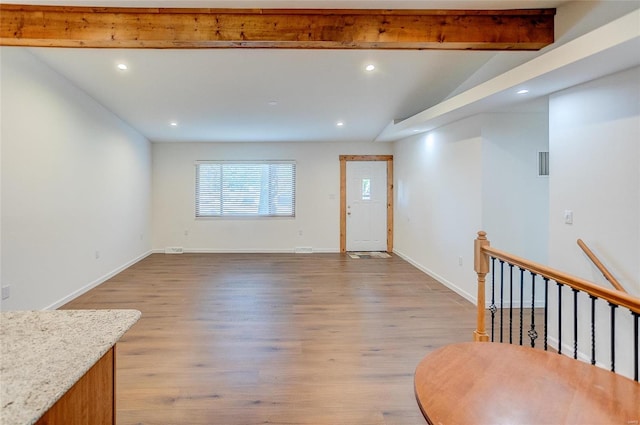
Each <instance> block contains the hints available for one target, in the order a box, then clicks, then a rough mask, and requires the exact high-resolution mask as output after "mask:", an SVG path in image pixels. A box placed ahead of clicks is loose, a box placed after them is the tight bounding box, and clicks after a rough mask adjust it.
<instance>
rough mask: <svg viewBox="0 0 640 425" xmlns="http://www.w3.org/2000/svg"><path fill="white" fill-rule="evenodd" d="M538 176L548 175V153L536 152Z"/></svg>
mask: <svg viewBox="0 0 640 425" xmlns="http://www.w3.org/2000/svg"><path fill="white" fill-rule="evenodd" d="M538 175H539V176H548V175H549V152H538Z"/></svg>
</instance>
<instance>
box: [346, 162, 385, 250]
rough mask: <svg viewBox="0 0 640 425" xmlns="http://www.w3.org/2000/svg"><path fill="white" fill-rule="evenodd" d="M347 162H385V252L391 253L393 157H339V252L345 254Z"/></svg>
mask: <svg viewBox="0 0 640 425" xmlns="http://www.w3.org/2000/svg"><path fill="white" fill-rule="evenodd" d="M347 161H386V162H387V252H392V251H393V155H340V252H347Z"/></svg>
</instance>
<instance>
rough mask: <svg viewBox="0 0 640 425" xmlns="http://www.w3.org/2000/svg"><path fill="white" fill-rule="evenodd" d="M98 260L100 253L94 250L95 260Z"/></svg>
mask: <svg viewBox="0 0 640 425" xmlns="http://www.w3.org/2000/svg"><path fill="white" fill-rule="evenodd" d="M99 258H100V251H97V250H96V260H97V259H99Z"/></svg>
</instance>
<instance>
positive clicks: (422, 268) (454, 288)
mask: <svg viewBox="0 0 640 425" xmlns="http://www.w3.org/2000/svg"><path fill="white" fill-rule="evenodd" d="M393 253H394V254H396V255H397V256H398V257H400V258H402V259H403V260H404V261H406V262H407V263H409V264H411V265H412V266H414V267H415V268H417V269H418V270H420V271H422V272H424V273H426V274H428V275H429V276H431V277H432V278H434V279H435V280H437V281H438V282H440V283H442V284H443V285H444V286H446V287H447V288H449V289H451V290H452V291H453V292H455V293H456V294H458V295H460V296H461V297H463V298H465V299H466V300H467V301H469V302H471V303H472V304H473V305H477V302H478V299H477V297H475V296H474V295H471V294H470V293H468V292H467V291H465V290H463V289H461V288H460V287H459V286H457V285H455V284H454V283H452V282H450V281H448V280H447V279H445V278H444V277H442V276H440V275H438V274H437V273H435V272H434V271H433V270H431V269H429V268H427V267H425V266H423V265H422V264H420V263H418V262H417V261H414V260H413V259H412V258H411V257H409V256H408V255H405V254H404V253H402V252H400V251H397V250H395V249H394V250H393Z"/></svg>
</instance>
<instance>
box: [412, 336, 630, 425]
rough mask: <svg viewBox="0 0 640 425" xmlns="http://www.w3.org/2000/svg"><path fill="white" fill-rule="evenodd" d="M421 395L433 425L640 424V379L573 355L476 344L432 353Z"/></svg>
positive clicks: (419, 372)
mask: <svg viewBox="0 0 640 425" xmlns="http://www.w3.org/2000/svg"><path fill="white" fill-rule="evenodd" d="M415 393H416V399H417V400H418V404H419V405H420V409H421V410H422V413H423V415H424V417H425V418H426V419H427V422H429V423H430V424H432V425H462V424H478V425H483V424H487V425H488V424H492V425H493V424H518V425H526V424H531V425H541V424H554V425H555V424H594V425H600V424H602V425H609V424H623V425H630V424H640V384H639V383H638V382H635V381H633V380H631V379H628V378H626V377H624V376H621V375H617V374H615V373H612V372H610V371H608V370H604V369H601V368H598V367H596V366H592V365H590V364H588V363H584V362H581V361H578V360H574V359H572V358H569V357H566V356H563V355H559V354H557V353H551V352H547V351H543V350H538V349H533V348H529V347H521V346H518V345H509V344H499V343H486V342H469V343H462V344H452V345H447V346H445V347H443V348H440V349H438V350H436V351H434V352H433V353H431V354H429V355H427V356H426V357H425V358H424V359H423V360H422V361H421V362H420V364H419V365H418V367H417V369H416V374H415Z"/></svg>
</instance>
